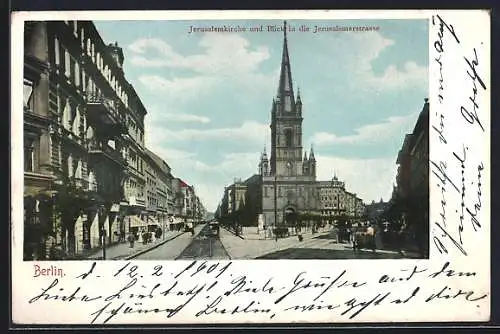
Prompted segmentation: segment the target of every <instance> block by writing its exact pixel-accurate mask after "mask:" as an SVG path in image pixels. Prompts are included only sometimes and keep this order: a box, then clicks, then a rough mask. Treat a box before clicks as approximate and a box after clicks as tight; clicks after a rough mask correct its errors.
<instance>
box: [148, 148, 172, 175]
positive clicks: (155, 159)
mask: <svg viewBox="0 0 500 334" xmlns="http://www.w3.org/2000/svg"><path fill="white" fill-rule="evenodd" d="M146 154H147V155H148V157H149V158H150V159H151V160H153V162H154V163H155V164H156V165H157V167H158V168H159V169H160V170H161V171H162V172H163V173H165V174H167V175H168V174H170V166H169V165H168V164H167V163H166V162H165V160H163V159H162V158H160V157H159V156H157V155H156V154H155V153H153V152H152V151H150V150H149V149H147V148H146Z"/></svg>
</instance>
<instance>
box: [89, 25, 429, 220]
mask: <svg viewBox="0 0 500 334" xmlns="http://www.w3.org/2000/svg"><path fill="white" fill-rule="evenodd" d="M94 23H95V25H96V27H97V29H98V31H99V33H100V34H101V37H102V38H103V40H104V42H105V43H111V42H118V45H120V46H121V47H122V48H123V52H124V56H125V60H124V72H125V76H126V78H127V80H128V81H129V82H130V83H131V84H132V85H133V86H134V88H135V89H136V91H137V93H138V95H139V97H140V98H141V100H142V101H143V103H144V105H145V107H146V109H147V112H148V114H147V115H146V119H145V140H146V146H147V147H148V148H149V149H150V150H152V151H153V152H155V153H156V154H158V155H159V156H160V157H161V158H163V159H164V160H165V161H166V162H167V163H168V164H169V165H170V167H171V168H172V173H173V174H174V176H176V177H180V178H182V179H183V180H185V181H186V182H187V183H189V184H191V185H193V186H194V188H195V191H196V193H197V195H198V196H199V197H200V199H201V201H202V203H203V204H204V206H205V207H206V208H207V210H208V211H212V212H213V211H215V209H216V208H217V205H218V204H219V202H220V200H221V198H222V195H223V191H224V186H227V185H230V184H231V183H233V181H234V178H242V179H246V178H247V177H250V176H251V175H253V174H255V173H257V172H258V163H259V159H260V154H261V152H262V151H263V149H264V147H267V152H268V153H269V148H270V145H271V144H270V128H269V124H270V118H271V103H272V99H273V97H275V96H276V93H277V89H278V80H279V69H280V64H281V55H282V47H283V33H282V32H281V31H275V32H272V31H266V28H267V26H273V25H276V26H282V25H283V22H282V21H279V20H234V21H226V20H224V21H94ZM287 24H288V26H290V27H293V28H295V31H289V32H288V33H287V38H288V50H289V55H290V63H291V71H292V80H293V85H294V89H295V90H297V88H300V95H301V99H302V103H303V107H302V108H303V109H302V110H303V117H304V120H303V129H302V131H303V143H304V148H305V149H307V150H308V151H309V149H310V147H311V145H312V146H313V147H314V153H315V156H316V160H317V178H318V180H330V179H332V177H333V176H334V175H336V176H337V177H338V178H339V179H341V180H343V181H345V183H346V189H347V190H348V191H351V192H354V193H356V194H358V196H359V197H361V198H362V199H363V201H364V202H365V203H369V202H371V201H372V200H375V201H379V200H380V199H381V198H383V199H384V200H388V199H389V198H390V195H391V193H392V186H393V184H394V182H395V175H396V170H397V165H396V157H397V153H398V151H399V149H400V147H401V144H402V142H403V138H404V135H405V133H409V132H411V131H412V130H413V127H414V125H415V123H416V120H417V117H418V114H419V113H420V111H421V110H422V107H423V104H424V99H425V98H427V97H428V64H429V59H428V58H429V56H428V43H429V42H428V21H427V20H341V21H340V20H336V21H334V20H321V21H310V20H290V21H287ZM212 25H213V26H217V27H221V26H224V25H225V26H228V27H238V26H239V27H244V28H246V29H247V31H245V32H191V33H190V31H191V27H198V28H203V27H210V26H212ZM261 25H262V26H263V28H264V29H263V30H264V31H262V32H258V31H252V32H250V31H249V30H250V28H252V27H260V26H261ZM300 26H305V27H308V28H309V29H310V30H309V31H308V32H304V31H299V28H300ZM315 26H321V27H326V26H329V27H335V26H344V27H345V26H370V27H375V26H376V27H379V29H378V30H377V31H370V32H366V31H365V32H352V31H351V32H346V31H344V32H339V31H329V32H314V30H315Z"/></svg>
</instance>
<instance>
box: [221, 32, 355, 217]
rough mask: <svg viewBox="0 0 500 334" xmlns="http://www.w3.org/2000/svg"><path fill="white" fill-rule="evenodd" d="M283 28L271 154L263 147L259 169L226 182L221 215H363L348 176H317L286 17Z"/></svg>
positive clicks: (273, 106)
mask: <svg viewBox="0 0 500 334" xmlns="http://www.w3.org/2000/svg"><path fill="white" fill-rule="evenodd" d="M283 30H284V39H283V54H282V59H281V73H280V78H279V83H278V92H277V95H276V96H275V97H274V98H273V100H272V106H271V125H270V127H271V145H270V147H271V150H270V152H269V156H268V152H266V149H265V148H264V152H262V153H261V157H260V162H259V166H258V167H259V169H258V174H255V175H252V176H251V177H250V178H248V179H247V180H245V181H241V180H240V181H239V182H236V181H235V183H233V184H231V185H230V186H227V187H226V188H225V191H224V195H223V198H222V200H221V204H220V207H219V209H218V214H217V216H220V217H226V218H228V219H229V220H230V221H238V223H240V224H245V225H255V224H257V221H259V222H262V223H263V224H265V225H267V226H276V225H288V226H293V225H294V223H295V221H296V219H297V218H298V215H300V214H313V215H321V216H323V217H324V220H325V221H332V218H333V219H335V218H334V217H338V216H342V215H348V216H350V218H357V217H360V216H361V214H362V212H363V209H364V205H363V202H362V200H361V199H360V198H358V197H357V196H356V194H352V193H349V192H348V191H347V190H346V189H345V183H344V182H342V181H340V180H339V179H338V178H337V176H334V177H333V178H332V179H331V180H328V181H318V180H317V179H316V171H317V169H316V168H317V166H316V158H315V157H314V150H313V148H312V146H311V148H310V149H309V152H307V150H305V148H304V146H303V145H304V144H303V140H302V134H303V131H302V121H303V119H304V118H303V114H302V111H303V110H302V100H301V98H300V91H299V90H298V89H297V93H296V95H295V91H294V89H293V80H292V71H291V67H290V57H289V53H288V41H287V36H286V22H285V23H284V29H283ZM235 194H239V196H240V197H241V194H245V195H244V196H243V197H244V200H241V201H235V200H234V199H233V197H234V196H235ZM243 197H242V198H243ZM351 202H352V205H349V203H351ZM351 207H352V208H351ZM348 208H351V210H348ZM238 211H239V212H245V213H246V218H243V216H244V215H240V216H238V215H237V213H238Z"/></svg>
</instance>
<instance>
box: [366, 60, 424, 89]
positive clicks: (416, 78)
mask: <svg viewBox="0 0 500 334" xmlns="http://www.w3.org/2000/svg"><path fill="white" fill-rule="evenodd" d="M427 82H428V71H427V67H424V66H418V65H417V64H416V63H415V62H412V61H409V62H406V63H405V65H404V68H403V69H401V70H400V69H398V68H397V67H396V66H394V65H391V66H389V67H387V68H386V69H385V71H384V73H383V74H382V75H380V76H376V75H374V74H373V73H370V75H368V76H367V77H366V81H365V83H366V85H367V86H369V87H371V88H373V89H382V88H385V89H391V90H396V89H405V88H409V87H418V88H427V87H426V84H427Z"/></svg>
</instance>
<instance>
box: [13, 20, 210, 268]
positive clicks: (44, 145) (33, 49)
mask: <svg viewBox="0 0 500 334" xmlns="http://www.w3.org/2000/svg"><path fill="white" fill-rule="evenodd" d="M24 56H25V59H24V87H23V95H24V103H23V104H24V105H23V116H24V133H23V135H24V136H23V140H24V213H25V214H24V232H25V233H24V258H25V260H33V259H36V260H39V259H46V258H49V257H50V254H49V250H50V249H53V248H54V246H57V247H60V248H61V249H62V251H63V252H64V253H66V254H67V255H69V256H70V257H71V256H74V255H75V254H78V253H82V252H83V251H85V250H87V249H91V248H95V247H101V246H103V245H105V244H109V243H114V242H120V241H122V242H123V241H124V240H125V235H126V234H127V233H128V232H129V230H130V228H131V227H148V226H149V225H150V224H149V222H148V221H147V220H146V219H145V218H146V217H147V216H148V214H147V213H148V210H147V209H149V213H150V215H149V216H153V217H154V218H153V219H154V221H153V225H156V226H158V225H159V223H158V221H157V219H158V218H159V217H161V218H162V219H165V216H167V215H169V214H174V212H173V211H174V207H173V201H174V198H173V194H172V189H171V186H170V184H169V178H171V175H170V167H168V165H167V164H166V163H165V162H164V161H163V160H162V159H160V158H159V157H157V156H156V155H154V154H153V155H154V157H153V156H152V155H151V154H150V155H148V151H147V149H146V147H145V143H144V133H145V129H144V118H145V116H146V114H147V112H146V108H145V107H144V105H143V104H142V102H141V99H140V98H139V96H138V95H137V93H136V91H135V89H134V87H133V86H132V85H131V84H130V83H129V81H128V80H127V79H126V77H125V74H124V70H123V62H124V57H123V52H122V49H121V48H120V47H119V46H118V44H117V43H116V42H115V43H111V44H106V43H104V41H103V40H102V38H101V36H100V34H99V32H98V31H97V28H96V26H95V25H94V23H93V22H92V21H48V22H43V21H39V22H26V24H25V30H24ZM151 153H152V152H151ZM146 160H147V162H148V164H147V166H146ZM160 160H161V161H160ZM169 175H170V176H169ZM147 181H148V183H147ZM192 192H193V193H192V194H191V193H190V194H189V200H190V202H189V203H188V205H189V210H193V209H195V210H200V209H201V208H202V205H201V203H199V199H197V197H196V196H195V194H194V190H193V191H192ZM147 193H148V194H149V195H148V196H146V194H147ZM169 210H170V211H169Z"/></svg>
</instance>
